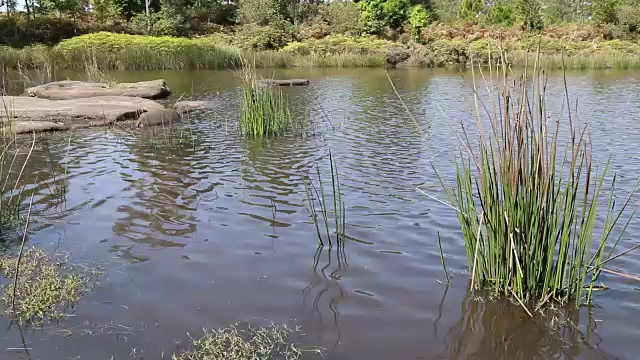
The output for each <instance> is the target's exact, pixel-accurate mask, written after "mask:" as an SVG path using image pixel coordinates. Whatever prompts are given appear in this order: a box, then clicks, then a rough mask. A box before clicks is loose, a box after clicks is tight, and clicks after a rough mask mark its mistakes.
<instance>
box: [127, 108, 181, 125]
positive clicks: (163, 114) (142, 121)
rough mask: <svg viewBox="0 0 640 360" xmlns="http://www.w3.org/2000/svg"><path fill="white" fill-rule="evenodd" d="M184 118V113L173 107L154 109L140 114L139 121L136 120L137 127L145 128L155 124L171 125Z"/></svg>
mask: <svg viewBox="0 0 640 360" xmlns="http://www.w3.org/2000/svg"><path fill="white" fill-rule="evenodd" d="M181 118H182V115H181V114H180V113H179V112H177V111H175V110H172V109H163V110H152V111H149V112H145V113H142V114H140V117H138V121H136V127H139V128H145V127H149V126H154V125H161V126H170V125H171V124H174V123H177V122H178V121H180V119H181Z"/></svg>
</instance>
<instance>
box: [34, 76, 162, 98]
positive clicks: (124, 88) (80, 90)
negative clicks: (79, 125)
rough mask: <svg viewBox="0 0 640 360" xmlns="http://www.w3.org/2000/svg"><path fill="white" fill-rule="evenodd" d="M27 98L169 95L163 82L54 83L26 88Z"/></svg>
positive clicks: (66, 81) (65, 81)
mask: <svg viewBox="0 0 640 360" xmlns="http://www.w3.org/2000/svg"><path fill="white" fill-rule="evenodd" d="M25 94H26V95H27V96H34V97H38V98H42V99H49V100H69V99H80V98H91V97H96V96H130V97H141V98H145V99H162V98H166V97H167V96H169V95H170V94H171V91H170V90H169V88H168V87H167V84H166V83H165V81H164V80H152V81H141V82H136V83H119V84H103V83H92V82H84V81H72V80H64V81H55V82H52V83H48V84H44V85H39V86H35V87H32V88H28V89H27V90H26V91H25Z"/></svg>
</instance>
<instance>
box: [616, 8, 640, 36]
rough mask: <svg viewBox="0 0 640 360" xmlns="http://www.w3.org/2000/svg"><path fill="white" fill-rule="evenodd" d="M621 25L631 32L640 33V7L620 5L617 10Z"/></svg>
mask: <svg viewBox="0 0 640 360" xmlns="http://www.w3.org/2000/svg"><path fill="white" fill-rule="evenodd" d="M616 20H617V21H618V24H619V26H622V27H623V29H624V30H625V31H626V32H628V33H630V34H638V33H640V8H638V7H635V6H628V5H626V6H620V7H619V8H618V9H617V11H616Z"/></svg>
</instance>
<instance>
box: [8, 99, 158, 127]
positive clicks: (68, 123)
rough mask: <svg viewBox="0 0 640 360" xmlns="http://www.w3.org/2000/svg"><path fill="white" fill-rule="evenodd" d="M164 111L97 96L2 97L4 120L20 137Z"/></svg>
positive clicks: (150, 103) (146, 104)
mask: <svg viewBox="0 0 640 360" xmlns="http://www.w3.org/2000/svg"><path fill="white" fill-rule="evenodd" d="M153 110H164V106H162V105H161V104H159V103H157V102H155V101H153V100H148V99H142V98H131V97H127V96H97V97H92V98H83V99H74V100H47V99H40V98H34V97H29V96H3V97H0V119H2V120H3V121H5V120H6V119H7V118H9V119H11V121H13V124H14V128H15V130H16V132H17V133H26V132H32V131H47V130H65V129H72V128H78V127H89V126H100V125H108V124H111V123H113V122H115V121H121V120H133V119H136V118H137V117H138V115H139V114H140V113H142V112H145V111H153Z"/></svg>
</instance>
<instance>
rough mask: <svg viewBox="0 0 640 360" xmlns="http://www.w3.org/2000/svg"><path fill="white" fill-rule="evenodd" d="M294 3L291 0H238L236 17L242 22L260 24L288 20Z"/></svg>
mask: <svg viewBox="0 0 640 360" xmlns="http://www.w3.org/2000/svg"><path fill="white" fill-rule="evenodd" d="M295 4H296V3H295V2H294V1H293V0H240V1H239V2H238V19H239V20H240V23H242V24H256V25H260V26H264V25H269V24H273V23H281V22H283V21H290V20H292V19H293V15H292V12H293V11H294V10H295V9H294V8H295Z"/></svg>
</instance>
